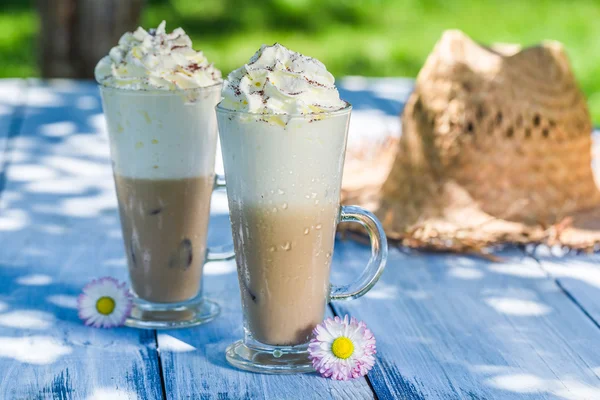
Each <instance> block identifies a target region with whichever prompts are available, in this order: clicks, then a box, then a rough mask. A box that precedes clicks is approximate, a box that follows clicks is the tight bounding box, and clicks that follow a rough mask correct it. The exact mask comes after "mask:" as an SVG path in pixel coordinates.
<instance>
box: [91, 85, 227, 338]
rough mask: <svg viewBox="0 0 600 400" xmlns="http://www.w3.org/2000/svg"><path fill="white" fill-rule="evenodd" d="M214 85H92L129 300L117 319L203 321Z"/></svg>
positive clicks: (167, 324)
mask: <svg viewBox="0 0 600 400" xmlns="http://www.w3.org/2000/svg"><path fill="white" fill-rule="evenodd" d="M221 86H222V84H221V83H219V84H216V85H213V86H210V87H205V88H197V89H186V90H174V91H161V90H127V89H119V88H111V87H105V86H100V91H101V94H102V104H103V108H104V113H105V117H106V122H107V128H108V136H109V142H110V152H111V160H112V166H113V173H114V179H115V186H116V190H117V199H118V204H119V212H120V217H121V227H122V233H123V239H124V244H125V253H126V258H127V264H128V267H129V277H130V282H131V287H132V291H133V294H134V306H133V309H132V312H131V316H130V317H129V318H128V319H127V321H126V325H128V326H132V327H137V328H150V329H157V328H182V327H189V326H193V325H198V324H201V323H204V322H207V321H210V320H212V319H213V318H215V317H216V316H217V315H218V314H219V307H218V305H217V304H216V303H214V302H213V301H211V300H209V299H206V298H205V297H204V296H203V294H202V271H203V266H204V263H205V262H207V261H216V260H226V259H231V258H233V257H234V253H233V246H232V245H229V246H228V247H227V246H223V247H220V248H215V249H211V248H208V247H207V244H206V239H207V231H208V222H209V217H210V202H211V196H212V193H213V190H215V189H222V188H224V184H225V183H224V180H223V178H222V177H217V176H215V172H214V165H215V153H216V145H217V139H218V133H217V122H216V115H215V111H214V107H215V105H216V104H217V103H218V102H219V99H220V93H221Z"/></svg>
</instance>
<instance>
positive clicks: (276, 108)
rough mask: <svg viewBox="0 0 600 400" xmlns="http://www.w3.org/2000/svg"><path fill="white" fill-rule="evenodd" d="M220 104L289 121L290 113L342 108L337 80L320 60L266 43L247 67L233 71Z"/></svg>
mask: <svg viewBox="0 0 600 400" xmlns="http://www.w3.org/2000/svg"><path fill="white" fill-rule="evenodd" d="M221 106H222V107H223V108H225V109H229V110H237V111H244V112H249V113H256V114H263V115H265V114H266V115H271V116H270V117H268V118H266V117H263V118H262V119H263V120H265V121H268V122H269V123H273V122H277V121H275V120H277V119H280V120H281V121H280V122H284V123H287V121H288V120H289V117H288V116H289V115H298V114H302V115H309V114H321V113H327V112H332V111H337V110H340V109H342V108H344V107H346V102H344V101H343V100H341V99H340V95H339V92H338V90H337V88H336V87H335V79H334V77H333V75H331V73H329V71H327V68H325V65H323V64H322V63H321V62H320V61H319V60H316V59H314V58H311V57H306V56H304V55H302V54H300V53H296V52H293V51H291V50H289V49H287V48H285V47H284V46H282V45H280V44H278V43H275V44H274V45H272V46H266V45H263V46H262V47H261V48H260V49H259V50H258V51H257V52H256V54H254V56H253V57H252V58H251V59H250V60H249V61H248V63H247V64H245V65H244V66H242V67H240V68H238V69H236V70H235V71H233V72H231V73H230V74H229V76H228V77H227V80H226V81H225V86H224V88H223V101H222V103H221Z"/></svg>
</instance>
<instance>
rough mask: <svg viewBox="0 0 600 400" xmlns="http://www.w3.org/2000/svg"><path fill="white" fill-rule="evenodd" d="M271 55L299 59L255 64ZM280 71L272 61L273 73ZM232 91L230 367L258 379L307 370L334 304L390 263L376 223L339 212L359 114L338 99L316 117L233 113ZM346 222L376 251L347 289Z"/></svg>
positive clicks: (225, 120) (226, 128) (227, 162)
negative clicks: (235, 292) (351, 131)
mask: <svg viewBox="0 0 600 400" xmlns="http://www.w3.org/2000/svg"><path fill="white" fill-rule="evenodd" d="M276 46H279V45H276ZM269 53H275V56H274V57H273V58H276V60H277V62H280V61H281V59H284V60H283V61H282V64H283V63H284V62H285V58H286V57H287V58H288V59H289V57H288V53H290V54H292V56H293V55H296V57H299V55H297V53H291V52H289V50H287V49H285V48H283V47H282V46H281V47H280V48H277V47H275V46H274V47H269V48H265V47H263V48H262V49H261V50H260V51H259V53H257V56H255V57H254V58H253V60H254V64H256V63H257V62H260V61H261V59H262V58H265V57H266V56H268V55H269ZM302 57H303V56H302ZM257 58H258V61H257V60H256V59H257ZM253 60H251V63H249V66H250V67H251V66H252V64H253V62H252V61H253ZM273 63H274V62H273V61H272V60H266V61H265V64H266V65H267V66H268V67H269V68H271V69H272V68H273V67H272V65H273ZM290 65H291V66H289V67H288V68H289V69H291V70H293V67H294V65H293V64H291V63H290ZM256 68H260V67H259V66H257V67H256ZM276 68H277V67H275V69H276ZM298 69H300V68H298ZM257 75H258V74H257ZM284 76H285V75H284ZM278 78H279V77H273V76H271V78H268V79H267V81H269V82H272V81H275V80H276V79H278ZM229 79H230V81H229V85H230V86H233V85H236V79H237V78H236V77H235V76H233V77H232V75H230V77H229ZM263 79H264V78H263ZM259 84H260V82H259ZM254 85H255V87H259V85H258V84H256V83H254ZM243 86H244V81H243V80H242V84H241V85H240V87H243ZM300 89H301V88H300ZM267 90H268V89H267ZM267 90H264V92H263V91H260V93H257V95H262V94H263V93H265V92H266V91H267ZM233 92H234V94H233V96H231V97H232V98H230V99H228V98H227V96H228V94H227V93H226V92H225V100H224V101H223V102H222V103H221V104H220V105H219V106H217V119H218V122H219V132H220V135H221V145H222V151H223V161H224V166H225V175H226V177H227V195H228V199H229V211H230V217H231V226H232V233H233V241H234V245H235V249H236V261H237V269H238V279H239V284H240V290H241V299H242V310H243V319H244V332H245V335H244V338H243V339H242V340H240V341H239V342H236V343H234V344H233V345H231V346H230V347H229V348H228V349H227V352H226V356H227V360H228V361H229V362H230V363H231V364H232V365H234V366H236V367H238V368H242V369H247V370H251V371H256V372H265V373H294V372H309V371H312V366H311V364H310V362H309V360H308V354H307V346H308V342H309V339H310V335H311V331H312V330H313V328H314V327H315V326H316V325H317V324H318V323H320V322H321V321H322V320H323V318H324V315H325V309H326V304H327V303H328V302H329V301H330V300H340V299H351V298H356V297H359V296H361V295H363V294H364V293H366V292H367V291H368V290H369V289H370V288H371V287H372V286H373V285H374V284H375V282H376V281H377V279H378V278H379V276H380V274H381V273H382V271H383V268H384V265H385V262H386V258H387V242H386V239H385V235H384V232H383V230H382V228H381V225H380V224H379V222H378V221H377V219H376V218H375V216H373V215H372V214H371V213H369V212H368V211H366V210H363V209H361V208H358V207H340V188H341V182H342V169H343V165H344V155H345V149H346V139H347V133H348V124H349V120H350V112H351V106H350V105H349V104H347V103H344V102H341V101H340V104H341V108H340V109H339V110H335V111H321V112H319V113H318V114H306V113H303V114H292V113H288V114H285V115H277V114H271V113H269V111H270V110H269V109H268V108H263V109H262V112H260V113H255V112H249V111H242V110H231V109H228V108H226V106H228V105H229V107H232V102H234V101H236V100H237V98H238V96H239V95H236V94H235V93H239V92H240V90H238V88H237V87H234V88H233ZM336 93H337V91H336ZM275 95H276V94H275V93H273V96H275ZM239 97H242V96H239ZM271 99H272V98H271ZM240 101H241V102H242V103H243V102H244V101H248V100H246V99H245V98H243V97H242V98H241V100H240ZM266 102H268V99H267V100H266ZM233 106H235V104H233ZM340 222H358V223H360V224H363V225H364V226H365V227H366V229H367V231H368V233H369V235H370V237H371V246H372V256H371V259H370V261H369V263H368V265H367V266H366V269H365V271H364V273H363V274H362V276H360V277H359V278H358V279H357V281H356V282H354V283H353V284H351V285H346V286H336V285H331V284H330V280H329V277H330V266H331V260H332V255H333V247H334V239H335V232H336V227H337V225H338V224H339V223H340Z"/></svg>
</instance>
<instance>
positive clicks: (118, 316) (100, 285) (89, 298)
mask: <svg viewBox="0 0 600 400" xmlns="http://www.w3.org/2000/svg"><path fill="white" fill-rule="evenodd" d="M132 305H133V302H132V296H131V294H130V293H129V290H128V289H127V287H126V286H125V284H124V283H121V282H119V281H117V280H116V279H114V278H111V277H104V278H100V279H94V280H93V281H91V282H90V283H88V284H87V285H85V286H84V288H83V292H82V293H81V294H80V295H79V297H78V298H77V309H78V310H79V318H81V319H82V320H83V322H84V323H85V325H87V326H92V327H94V328H113V327H116V326H121V325H123V324H124V323H125V320H126V319H127V317H128V316H129V314H130V313H131V307H132Z"/></svg>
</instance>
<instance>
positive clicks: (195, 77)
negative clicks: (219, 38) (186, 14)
mask: <svg viewBox="0 0 600 400" xmlns="http://www.w3.org/2000/svg"><path fill="white" fill-rule="evenodd" d="M165 25H166V24H165V21H163V22H161V24H160V25H159V26H158V28H156V29H150V30H149V31H146V30H145V29H143V28H141V27H139V28H138V29H137V30H136V31H135V32H127V33H125V34H124V35H123V36H122V37H121V39H119V44H118V45H117V46H115V47H113V48H112V49H111V50H110V52H109V53H108V55H107V56H105V57H104V58H102V59H101V60H100V61H99V62H98V65H96V70H95V76H96V80H97V81H98V83H100V84H102V85H104V86H111V87H117V88H123V89H131V90H148V89H160V90H178V89H190V88H199V87H206V86H211V85H214V84H216V83H219V82H221V72H220V71H219V70H218V69H216V68H215V67H214V66H213V65H212V64H211V63H209V62H208V60H207V59H206V57H205V56H204V54H203V53H202V52H201V51H195V50H194V49H193V48H192V41H191V39H190V37H189V36H188V35H186V33H185V31H184V30H183V29H181V28H177V29H175V30H174V31H173V32H172V33H166V31H165Z"/></svg>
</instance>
